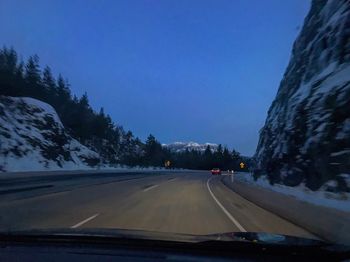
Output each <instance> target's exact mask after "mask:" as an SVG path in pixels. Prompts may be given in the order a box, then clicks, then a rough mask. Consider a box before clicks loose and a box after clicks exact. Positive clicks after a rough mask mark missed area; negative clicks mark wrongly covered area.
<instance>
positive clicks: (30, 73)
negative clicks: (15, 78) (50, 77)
mask: <svg viewBox="0 0 350 262" xmlns="http://www.w3.org/2000/svg"><path fill="white" fill-rule="evenodd" d="M25 81H26V85H27V94H26V95H29V96H32V97H34V98H38V99H42V98H43V97H44V94H43V91H44V90H43V87H42V85H41V76H40V67H39V57H38V56H37V55H34V56H30V57H29V59H28V61H27V64H26V66H25Z"/></svg>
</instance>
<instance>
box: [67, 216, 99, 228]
mask: <svg viewBox="0 0 350 262" xmlns="http://www.w3.org/2000/svg"><path fill="white" fill-rule="evenodd" d="M98 215H99V213H97V214H95V215H93V216H91V217H88V218H87V219H85V220H83V221H81V222H79V223H78V224H76V225H74V226H71V227H70V228H77V227H80V226H81V225H84V224H85V223H87V222H89V221H90V220H92V219H94V218H95V217H97V216H98Z"/></svg>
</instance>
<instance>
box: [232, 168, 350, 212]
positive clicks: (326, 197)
mask: <svg viewBox="0 0 350 262" xmlns="http://www.w3.org/2000/svg"><path fill="white" fill-rule="evenodd" d="M235 180H238V181H240V182H242V183H246V184H250V185H253V186H259V187H263V188H266V189H269V190H272V191H275V192H278V193H282V194H285V195H289V196H292V197H295V198H296V199H298V200H301V201H304V202H308V203H311V204H315V205H318V206H324V207H330V208H334V209H338V210H342V211H345V212H350V193H341V194H338V193H332V192H328V191H326V190H325V187H326V186H327V184H326V185H324V186H323V187H321V189H320V190H318V191H312V190H310V189H308V188H307V187H306V186H305V185H304V184H301V185H299V186H296V187H289V186H285V185H280V184H274V185H271V184H270V183H269V181H268V180H267V178H266V177H261V178H259V179H258V180H256V181H255V180H254V178H253V175H252V174H250V173H236V174H235ZM329 183H332V181H330V182H329Z"/></svg>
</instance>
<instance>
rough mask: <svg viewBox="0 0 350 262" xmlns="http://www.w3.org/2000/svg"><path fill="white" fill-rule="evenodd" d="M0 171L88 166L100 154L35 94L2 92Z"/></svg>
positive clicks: (0, 97) (93, 162) (0, 108)
mask: <svg viewBox="0 0 350 262" xmlns="http://www.w3.org/2000/svg"><path fill="white" fill-rule="evenodd" d="M0 142H1V143H0V171H38V170H47V169H50V170H55V169H60V168H64V169H86V168H89V167H90V166H93V165H96V164H97V163H99V162H100V156H99V155H98V154H97V153H96V152H94V151H92V150H90V149H88V148H87V147H85V146H83V145H82V144H80V143H79V142H78V141H77V140H75V139H73V138H72V137H71V136H70V135H69V134H67V132H66V131H65V129H64V126H63V125H62V123H61V120H60V119H59V117H58V116H57V114H56V111H55V110H54V109H53V108H52V107H51V106H50V105H48V104H46V103H44V102H41V101H39V100H36V99H33V98H15V97H5V96H0Z"/></svg>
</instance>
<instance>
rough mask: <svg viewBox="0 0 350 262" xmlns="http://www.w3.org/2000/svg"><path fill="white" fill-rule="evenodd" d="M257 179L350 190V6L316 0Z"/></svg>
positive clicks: (263, 144)
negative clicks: (264, 177)
mask: <svg viewBox="0 0 350 262" xmlns="http://www.w3.org/2000/svg"><path fill="white" fill-rule="evenodd" d="M255 159H256V161H257V170H256V172H255V175H256V176H260V175H267V177H268V178H269V180H270V182H272V183H282V184H285V185H290V186H296V185H299V184H300V183H305V184H306V186H307V187H309V188H310V189H312V190H316V189H319V188H320V187H321V186H322V185H324V184H326V183H327V184H329V183H330V184H332V185H333V186H332V187H331V188H332V189H331V190H335V191H342V192H344V191H349V188H350V185H349V182H350V181H349V177H350V2H349V1H348V0H328V1H326V0H317V1H313V2H312V6H311V9H310V12H309V14H308V15H307V17H306V18H305V21H304V26H303V28H302V30H301V32H300V34H299V36H298V38H297V39H296V41H295V43H294V46H293V51H292V56H291V59H290V62H289V65H288V67H287V70H286V72H285V74H284V77H283V79H282V81H281V84H280V87H279V90H278V93H277V96H276V98H275V100H274V101H273V103H272V105H271V107H270V109H269V111H268V117H267V119H266V123H265V126H264V127H263V128H262V130H261V132H260V140H259V144H258V147H257V151H256V155H255Z"/></svg>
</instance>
